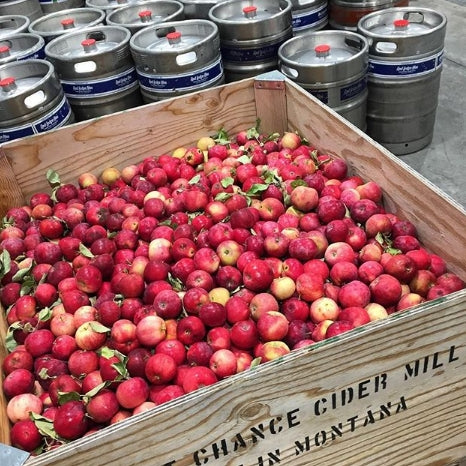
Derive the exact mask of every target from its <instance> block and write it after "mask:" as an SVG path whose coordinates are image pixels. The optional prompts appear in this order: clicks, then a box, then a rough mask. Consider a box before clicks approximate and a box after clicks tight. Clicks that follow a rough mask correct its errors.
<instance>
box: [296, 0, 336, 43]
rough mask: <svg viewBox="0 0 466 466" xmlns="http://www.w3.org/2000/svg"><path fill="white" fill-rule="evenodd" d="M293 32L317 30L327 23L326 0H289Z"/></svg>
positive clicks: (297, 33) (300, 32)
mask: <svg viewBox="0 0 466 466" xmlns="http://www.w3.org/2000/svg"><path fill="white" fill-rule="evenodd" d="M291 16H292V25H293V34H294V35H295V36H296V35H299V34H303V33H305V32H310V31H319V30H320V29H323V28H324V27H325V26H327V23H328V2H327V0H291Z"/></svg>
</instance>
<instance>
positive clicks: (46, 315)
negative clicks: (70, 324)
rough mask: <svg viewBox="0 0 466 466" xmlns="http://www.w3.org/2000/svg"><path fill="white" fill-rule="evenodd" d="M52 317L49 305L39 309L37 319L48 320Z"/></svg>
mask: <svg viewBox="0 0 466 466" xmlns="http://www.w3.org/2000/svg"><path fill="white" fill-rule="evenodd" d="M51 318H52V309H50V308H49V307H44V309H41V310H40V311H39V320H40V321H41V322H46V321H47V320H50V319H51Z"/></svg>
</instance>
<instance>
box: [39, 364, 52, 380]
mask: <svg viewBox="0 0 466 466" xmlns="http://www.w3.org/2000/svg"><path fill="white" fill-rule="evenodd" d="M37 375H38V376H39V377H40V378H41V379H42V380H45V379H51V378H52V377H50V375H49V372H48V369H47V368H46V367H43V368H42V369H41V370H40V371H39V374H37Z"/></svg>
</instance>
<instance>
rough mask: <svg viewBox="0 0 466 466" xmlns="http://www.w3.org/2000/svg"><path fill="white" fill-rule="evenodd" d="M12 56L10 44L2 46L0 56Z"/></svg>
mask: <svg viewBox="0 0 466 466" xmlns="http://www.w3.org/2000/svg"><path fill="white" fill-rule="evenodd" d="M9 56H10V47H8V45H2V46H1V47H0V58H6V57H9Z"/></svg>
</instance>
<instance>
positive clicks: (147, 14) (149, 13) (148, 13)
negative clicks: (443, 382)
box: [139, 10, 152, 18]
mask: <svg viewBox="0 0 466 466" xmlns="http://www.w3.org/2000/svg"><path fill="white" fill-rule="evenodd" d="M151 16H152V11H150V10H144V11H140V12H139V17H140V18H146V17H149V18H150V17H151Z"/></svg>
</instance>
